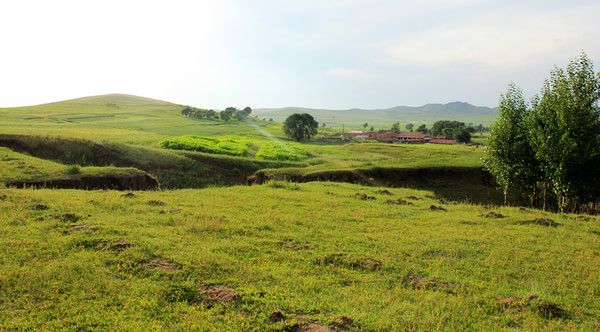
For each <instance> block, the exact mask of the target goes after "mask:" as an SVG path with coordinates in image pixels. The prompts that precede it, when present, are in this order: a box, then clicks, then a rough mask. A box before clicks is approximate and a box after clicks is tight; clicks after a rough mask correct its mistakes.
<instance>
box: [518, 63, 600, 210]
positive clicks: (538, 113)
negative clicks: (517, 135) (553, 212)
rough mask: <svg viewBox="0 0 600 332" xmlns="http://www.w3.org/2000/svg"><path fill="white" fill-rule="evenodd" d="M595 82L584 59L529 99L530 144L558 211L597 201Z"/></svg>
mask: <svg viewBox="0 0 600 332" xmlns="http://www.w3.org/2000/svg"><path fill="white" fill-rule="evenodd" d="M599 98H600V77H598V76H597V75H596V74H595V72H594V68H593V64H592V62H591V61H590V59H589V58H588V57H587V55H585V54H582V55H581V56H580V57H579V58H578V59H575V60H572V61H571V62H570V63H569V65H568V66H567V68H566V69H562V68H557V69H555V70H554V71H552V73H551V74H550V78H549V79H548V80H547V81H546V82H545V84H544V87H543V89H542V92H541V96H540V97H539V98H536V99H534V102H533V112H532V116H531V129H530V132H531V142H532V144H533V147H534V150H535V155H536V158H537V159H538V160H539V161H540V163H541V170H542V171H543V173H544V177H545V178H546V179H548V181H549V182H550V184H551V188H552V190H553V192H554V194H555V195H556V198H557V205H558V207H559V208H560V210H561V211H564V210H565V209H566V208H568V207H569V206H572V205H573V204H577V203H579V202H586V201H589V200H592V199H597V198H598V197H600V195H599V194H600V193H599V192H598V191H599V189H598V185H597V183H598V181H599V180H600V174H599V172H600V171H599V169H600V168H599V167H598V165H599V164H600V112H599V110H598V99H599Z"/></svg>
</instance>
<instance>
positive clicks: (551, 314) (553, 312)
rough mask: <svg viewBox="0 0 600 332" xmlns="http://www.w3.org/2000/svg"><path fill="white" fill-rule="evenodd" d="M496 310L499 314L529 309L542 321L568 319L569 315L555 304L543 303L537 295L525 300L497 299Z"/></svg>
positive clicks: (516, 298)
mask: <svg viewBox="0 0 600 332" xmlns="http://www.w3.org/2000/svg"><path fill="white" fill-rule="evenodd" d="M497 301H498V310H499V311H500V312H501V313H507V312H521V311H524V310H525V309H530V310H532V311H533V312H535V313H537V314H538V315H539V316H540V317H542V318H544V319H558V318H563V319H564V318H568V317H569V313H568V312H567V311H566V310H565V309H563V308H562V307H560V306H559V305H558V304H556V303H552V302H549V301H544V300H542V299H540V298H539V297H538V296H537V295H535V294H532V295H529V296H528V297H526V298H519V297H514V296H510V297H504V296H500V297H498V298H497Z"/></svg>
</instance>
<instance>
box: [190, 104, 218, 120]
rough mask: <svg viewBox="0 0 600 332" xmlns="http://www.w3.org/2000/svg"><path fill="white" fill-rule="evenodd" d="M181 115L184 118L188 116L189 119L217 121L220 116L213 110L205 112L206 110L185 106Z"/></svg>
mask: <svg viewBox="0 0 600 332" xmlns="http://www.w3.org/2000/svg"><path fill="white" fill-rule="evenodd" d="M181 114H182V115H183V116H187V117H190V118H195V119H215V118H217V116H218V114H217V112H215V111H213V110H205V109H201V108H195V107H191V106H185V107H184V108H183V109H182V110H181Z"/></svg>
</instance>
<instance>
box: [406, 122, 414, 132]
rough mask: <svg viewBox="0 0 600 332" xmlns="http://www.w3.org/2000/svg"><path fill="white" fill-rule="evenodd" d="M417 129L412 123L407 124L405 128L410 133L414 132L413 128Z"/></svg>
mask: <svg viewBox="0 0 600 332" xmlns="http://www.w3.org/2000/svg"><path fill="white" fill-rule="evenodd" d="M414 127H415V125H413V124H412V123H407V124H406V126H405V128H406V130H408V131H413V128H414Z"/></svg>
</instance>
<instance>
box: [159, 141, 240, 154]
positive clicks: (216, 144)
mask: <svg viewBox="0 0 600 332" xmlns="http://www.w3.org/2000/svg"><path fill="white" fill-rule="evenodd" d="M160 146H162V147H163V148H166V149H175V150H189V151H200V152H207V153H217V154H226V155H230V156H243V155H246V154H247V152H248V148H250V142H249V141H248V140H247V139H243V138H238V137H233V136H223V137H204V136H178V137H173V138H169V139H166V140H164V141H162V142H160Z"/></svg>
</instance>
